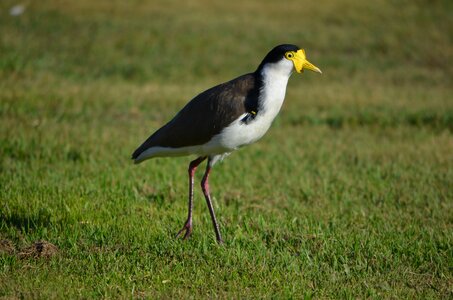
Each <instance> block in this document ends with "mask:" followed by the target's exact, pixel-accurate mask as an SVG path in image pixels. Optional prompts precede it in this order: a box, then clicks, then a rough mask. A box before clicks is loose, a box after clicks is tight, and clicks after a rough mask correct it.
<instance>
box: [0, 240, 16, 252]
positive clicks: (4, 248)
mask: <svg viewBox="0 0 453 300" xmlns="http://www.w3.org/2000/svg"><path fill="white" fill-rule="evenodd" d="M15 251H16V247H14V244H13V242H11V241H10V240H0V254H3V253H6V254H14V252H15Z"/></svg>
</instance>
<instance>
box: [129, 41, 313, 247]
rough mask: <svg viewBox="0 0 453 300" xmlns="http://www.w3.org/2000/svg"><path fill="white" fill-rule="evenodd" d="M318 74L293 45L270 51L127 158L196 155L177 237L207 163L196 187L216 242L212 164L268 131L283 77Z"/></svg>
mask: <svg viewBox="0 0 453 300" xmlns="http://www.w3.org/2000/svg"><path fill="white" fill-rule="evenodd" d="M304 69H308V70H311V71H315V72H318V73H321V70H320V69H319V68H318V67H316V66H314V65H313V64H311V63H310V62H308V60H307V58H306V56H305V51H304V50H303V49H301V48H299V47H297V46H295V45H288V44H285V45H280V46H277V47H275V48H274V49H272V50H271V51H270V52H269V53H268V54H267V55H266V57H264V59H263V61H262V62H261V64H260V65H259V66H258V69H256V71H255V72H253V73H249V74H245V75H242V76H240V77H238V78H235V79H233V80H231V81H228V82H226V83H222V84H220V85H217V86H215V87H213V88H210V89H208V90H206V91H204V92H202V93H201V94H199V95H198V96H196V97H195V98H193V99H192V100H191V101H190V102H189V103H187V105H186V106H185V107H184V108H183V109H182V110H181V111H180V112H178V113H177V114H176V116H175V117H174V118H173V119H172V120H171V121H170V122H168V123H167V124H165V125H164V126H163V127H162V128H160V129H159V130H157V131H156V132H154V133H153V134H152V135H151V136H150V137H149V138H148V139H147V140H146V141H145V142H144V143H143V144H142V145H141V146H140V147H138V148H137V150H135V151H134V153H133V154H132V159H134V161H135V163H136V164H138V163H141V162H142V161H144V160H147V159H150V158H154V157H165V156H184V155H195V156H196V157H197V158H196V159H195V160H193V161H192V162H190V164H189V203H188V205H189V209H188V216H187V220H186V222H185V224H184V226H183V227H182V229H181V230H180V231H179V232H178V233H177V235H176V237H178V236H180V235H181V234H182V233H184V239H186V238H188V237H189V236H190V234H191V233H192V208H193V183H194V173H195V170H196V169H197V167H198V165H200V164H201V163H202V162H203V161H204V160H206V159H207V160H208V163H207V166H206V171H205V173H204V176H203V179H202V181H201V188H202V190H203V194H204V196H205V198H206V203H207V205H208V208H209V212H210V214H211V219H212V224H213V226H214V230H215V234H216V238H217V241H218V242H219V243H222V236H221V235H220V230H219V224H218V223H217V220H216V216H215V213H214V208H213V206H212V201H211V196H210V193H209V182H208V180H209V174H210V172H211V168H212V167H213V166H214V164H215V163H216V162H218V161H219V160H222V159H223V158H224V157H225V156H227V155H228V154H230V153H231V152H232V151H234V150H237V149H238V148H240V147H242V146H245V145H248V144H251V143H253V142H256V141H257V140H259V139H260V138H261V137H262V136H263V135H264V134H265V133H266V131H267V130H268V129H269V127H270V126H271V123H272V121H273V120H274V118H275V117H276V116H277V114H278V112H279V111H280V108H281V106H282V104H283V101H284V99H285V93H286V86H287V83H288V79H289V77H290V76H291V74H292V73H293V71H294V70H296V72H297V73H302V72H303V71H304Z"/></svg>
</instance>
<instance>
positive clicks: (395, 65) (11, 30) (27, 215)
mask: <svg viewBox="0 0 453 300" xmlns="http://www.w3.org/2000/svg"><path fill="white" fill-rule="evenodd" d="M282 43H292V44H296V45H299V46H300V47H302V48H304V49H305V50H306V53H307V57H308V59H309V60H310V61H311V62H312V63H313V64H315V65H316V66H318V67H319V68H320V69H321V70H322V71H323V74H322V75H321V76H319V75H318V74H315V73H312V72H305V73H303V74H301V75H299V74H294V75H293V77H292V78H291V79H290V83H289V86H288V89H287V96H286V102H285V104H284V106H283V108H282V112H281V114H280V115H279V116H278V117H277V119H276V120H275V122H274V124H273V126H272V127H271V129H270V131H269V132H268V134H267V135H266V136H265V137H264V138H263V139H262V140H261V141H260V142H259V143H257V144H256V145H253V146H250V147H248V148H246V149H243V150H241V151H238V152H237V153H234V154H233V155H231V156H230V157H228V158H227V159H226V161H225V163H223V164H219V166H218V167H217V166H216V168H215V170H214V174H213V176H212V177H211V186H212V193H213V195H214V202H215V203H216V204H215V205H216V209H217V215H218V218H219V219H220V223H221V224H222V231H223V233H224V237H225V240H227V248H226V249H233V250H228V251H227V250H225V251H224V252H223V250H219V249H217V248H214V247H215V245H213V239H212V236H211V234H212V228H211V224H210V220H209V214H207V212H206V208H205V206H204V203H203V201H202V198H201V194H200V193H199V191H197V193H198V194H197V196H196V197H198V198H197V199H196V203H195V215H196V218H197V219H196V221H195V222H198V223H197V224H196V226H195V227H196V229H195V231H196V232H194V236H193V242H192V244H191V243H187V244H184V243H178V244H172V241H173V240H172V236H173V234H174V233H175V232H176V231H177V230H178V229H179V226H180V225H182V221H183V219H184V216H185V214H186V205H187V204H186V193H187V187H186V185H187V184H186V176H187V174H186V168H187V164H188V162H189V158H187V157H183V158H175V159H156V160H150V161H148V162H146V163H145V164H143V165H140V166H134V165H132V162H131V161H130V159H129V157H130V154H131V153H132V151H133V150H134V149H135V148H136V147H137V146H138V145H139V144H140V143H141V142H142V141H143V140H144V139H145V138H146V137H148V135H150V134H151V133H152V132H153V131H154V130H156V129H157V128H159V127H160V126H162V125H163V124H164V123H165V122H166V121H168V120H169V119H170V118H171V117H172V116H174V114H175V113H176V112H177V111H178V110H179V109H180V108H181V107H182V106H183V105H184V104H185V103H187V102H188V101H189V100H190V99H191V98H192V97H194V96H195V95H197V94H198V93H200V92H202V91H203V90H205V89H207V88H209V87H211V86H213V85H215V84H218V83H221V82H224V81H227V80H230V79H232V78H234V77H236V76H239V75H242V74H244V73H248V72H252V71H254V70H255V69H256V68H257V66H258V65H259V63H260V62H261V60H262V59H263V58H264V56H265V55H266V54H267V52H268V51H269V50H270V49H272V48H273V47H274V46H276V45H278V44H282ZM452 58H453V1H451V0H445V1H442V0H431V1H428V0H387V1H358V0H338V1H337V0H335V1H334V0H331V1H328V0H323V1H308V0H307V1H293V0H286V1H267V0H263V1H239V0H229V1H207V0H199V1H176V0H166V1H139V0H131V1H119V0H111V1H106V0H103V1H91V0H90V1H88V0H77V1H74V0H73V1H66V0H59V1H57V0H55V1H52V0H47V1H31V0H28V1H27V0H24V1H12V0H2V1H1V2H0V186H1V187H0V239H6V240H8V241H11V243H12V244H13V245H14V247H16V248H17V249H20V248H21V247H23V246H26V245H29V244H30V243H31V242H32V241H36V240H41V239H44V240H47V241H50V242H52V243H54V244H55V245H56V246H57V247H58V248H59V249H60V251H61V252H62V253H64V255H62V256H61V257H60V259H59V260H58V264H55V265H52V264H44V265H40V264H39V263H36V265H37V267H36V268H29V267H28V264H30V265H34V264H35V263H34V262H30V261H22V260H15V259H5V260H0V263H2V266H3V268H0V271H1V272H3V273H1V274H3V275H4V276H3V277H2V280H0V296H2V295H3V296H5V295H6V296H8V295H10V296H11V295H13V296H16V297H20V298H24V297H25V298H33V297H35V298H36V297H37V298H49V297H50V298H52V297H56V298H62V297H61V295H65V296H67V297H70V298H71V296H72V297H73V298H77V297H82V298H90V297H93V296H94V297H99V296H103V297H106V298H112V297H113V298H115V297H128V296H129V295H130V291H131V290H132V295H133V296H137V295H136V294H134V291H135V293H137V292H136V291H137V290H140V291H142V293H143V295H144V296H148V297H151V298H153V297H154V298H156V297H157V298H159V297H162V296H167V297H168V295H173V296H175V297H178V296H181V295H186V294H185V292H187V290H185V287H187V286H193V287H195V290H196V291H198V292H195V295H199V296H202V295H206V293H208V294H209V293H210V295H213V297H214V296H215V295H219V294H217V293H220V294H221V292H219V291H222V290H224V291H228V289H231V288H232V287H234V288H237V289H238V291H237V293H236V294H228V293H227V294H223V295H224V296H225V297H228V298H230V297H233V298H234V297H235V296H237V297H238V298H241V297H246V296H247V295H250V294H249V292H250V291H253V292H254V293H255V294H256V295H258V296H261V297H263V298H267V297H270V296H271V295H274V296H275V295H280V296H281V295H282V294H279V292H281V291H282V290H286V291H287V294H286V295H287V298H290V297H292V296H294V295H296V296H297V297H296V298H302V296H303V295H304V293H305V292H306V291H312V290H313V291H315V292H313V293H316V294H314V295H315V296H318V297H320V298H336V297H337V296H338V295H344V296H345V297H346V298H347V297H348V295H349V296H350V297H358V298H368V297H373V296H376V295H377V296H379V295H380V296H382V297H384V298H389V297H401V298H411V297H415V298H417V297H420V298H424V297H425V296H426V297H428V298H429V296H433V297H434V298H435V297H436V296H437V297H439V298H448V295H451V282H452V281H451V280H452V279H451V278H452V276H451V247H452V244H451V240H452V230H451V229H452V224H453V219H452V216H453V207H452V205H453V204H452V202H451V199H452V198H453V194H452V193H453V191H452V188H451V187H452V182H453V155H452V153H453V139H452V133H453V64H452ZM198 179H199V178H198ZM197 226H199V227H197ZM339 241H341V242H339ZM192 247H193V248H196V250H195V251H193V250H192ZM103 249H107V250H106V251H104V250H103ZM134 249H135V250H134ZM137 249H145V251H144V252H140V251H139V250H137ZM206 249H207V250H206ZM213 249H214V250H213ZM136 250H137V251H138V252H137V251H136ZM137 253H138V254H137ZM188 253H189V254H190V255H192V256H191V257H190V259H189V261H191V262H192V261H194V263H193V264H191V263H188V264H186V265H184V261H187V260H186V259H187V255H188ZM162 257H163V258H162ZM197 260H198V263H197ZM169 261H170V262H171V264H173V266H174V268H173V269H169V267H168V265H169ZM219 262H220V263H219ZM25 265H27V267H25ZM449 265H450V268H449ZM86 266H90V267H86ZM98 266H101V267H102V268H104V270H106V271H105V273H104V274H101V275H99V274H98V273H97V271H93V270H98ZM131 266H132V267H131ZM178 266H179V268H178ZM181 266H183V267H181ZM313 266H316V267H313ZM255 267H256V268H258V269H255ZM118 269H120V270H125V271H124V272H123V273H121V272H120V273H118V272H112V273H109V271H108V270H118ZM149 270H153V273H152V275H149V276H148V275H147V276H145V275H143V274H147V272H149ZM301 270H302V271H301ZM214 273H215V274H216V275H218V276H219V278H220V279H219V278H217V277H216V276H214V277H213V276H211V275H209V274H214ZM49 274H52V275H53V277H52V276H50V275H49ZM105 274H107V275H108V276H107V275H105ZM193 274H196V275H193ZM301 274H302V275H301ZM142 275H143V276H142ZM425 275H427V276H425ZM156 276H157V277H156ZM191 276H196V278H197V281H194V280H191V278H192V277H191ZM68 277H70V278H72V279H73V280H74V281H75V282H79V284H81V285H83V284H85V287H90V286H92V285H93V286H96V288H97V290H96V291H95V292H93V294H90V293H91V290H90V288H85V289H84V288H81V289H77V288H76V287H75V286H74V285H72V283H71V282H69V281H68V280H66V279H65V278H68ZM49 278H51V280H49ZM131 278H132V279H131ZM168 278H171V280H172V281H171V283H170V284H167V285H162V284H161V283H162V282H163V281H162V280H167V279H168ZM90 280H93V281H92V282H90ZM39 282H41V283H42V285H40V283H39ZM93 282H94V283H95V284H93ZM42 286H45V287H46V288H44V289H42V290H39V289H37V287H42ZM135 287H137V289H135ZM258 287H259V288H258ZM134 289H135V290H134ZM1 290H3V291H5V292H4V294H2V292H1ZM27 290H31V291H35V292H32V293H31V294H30V293H29V294H27V293H25V294H24V293H23V292H24V291H27ZM150 290H151V291H153V292H149V291H150ZM193 291H194V290H192V292H193ZM148 292H149V293H148ZM196 293H199V294H196ZM294 293H295V294H294ZM33 295H34V296H33ZM55 295H57V296H55ZM68 295H70V296H68ZM140 295H142V294H139V296H140ZM312 295H313V294H312ZM395 295H396V296H395ZM195 297H196V296H195Z"/></svg>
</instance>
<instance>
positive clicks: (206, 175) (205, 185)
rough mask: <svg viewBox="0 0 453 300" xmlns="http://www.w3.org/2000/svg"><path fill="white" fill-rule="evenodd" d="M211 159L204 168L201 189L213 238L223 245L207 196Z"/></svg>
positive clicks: (208, 195)
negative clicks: (207, 209) (210, 221)
mask: <svg viewBox="0 0 453 300" xmlns="http://www.w3.org/2000/svg"><path fill="white" fill-rule="evenodd" d="M211 161H212V160H211V158H209V160H208V164H207V166H206V172H205V173H204V176H203V179H202V180H201V189H202V190H203V194H204V197H205V198H206V203H207V204H208V208H209V213H210V214H211V220H212V225H213V226H214V231H215V236H216V238H217V242H218V243H219V244H223V240H222V236H221V235H220V230H219V224H218V223H217V219H216V217H215V213H214V208H213V207H212V201H211V195H210V194H209V182H208V179H209V173H210V172H211V167H212V166H211Z"/></svg>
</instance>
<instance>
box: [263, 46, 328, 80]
mask: <svg viewBox="0 0 453 300" xmlns="http://www.w3.org/2000/svg"><path fill="white" fill-rule="evenodd" d="M268 64H276V65H277V66H279V67H281V68H283V69H288V72H289V73H291V72H292V71H293V70H296V72H297V73H303V72H304V69H308V70H310V71H314V72H317V73H320V74H321V73H322V72H321V70H320V69H319V68H318V67H316V66H315V65H313V64H312V63H310V62H309V61H308V60H307V56H306V55H305V50H304V49H301V48H299V47H297V46H295V45H290V44H284V45H279V46H277V47H275V48H274V49H272V50H271V51H270V52H269V53H268V54H267V55H266V57H265V58H264V59H263V61H262V62H261V64H260V66H259V67H258V70H260V69H263V68H264V67H265V66H266V65H268Z"/></svg>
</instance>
